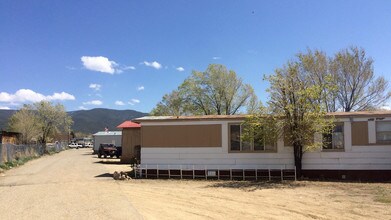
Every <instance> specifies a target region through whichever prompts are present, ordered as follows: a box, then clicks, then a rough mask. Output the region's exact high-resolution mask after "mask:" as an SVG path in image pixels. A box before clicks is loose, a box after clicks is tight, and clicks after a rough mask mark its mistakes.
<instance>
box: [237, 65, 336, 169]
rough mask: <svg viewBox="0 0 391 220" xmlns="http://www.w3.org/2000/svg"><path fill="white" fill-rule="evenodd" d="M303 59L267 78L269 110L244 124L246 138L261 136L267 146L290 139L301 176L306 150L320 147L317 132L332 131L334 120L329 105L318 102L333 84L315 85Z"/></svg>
mask: <svg viewBox="0 0 391 220" xmlns="http://www.w3.org/2000/svg"><path fill="white" fill-rule="evenodd" d="M305 62H306V61H304V62H303V59H300V57H299V59H297V60H294V61H290V62H288V63H287V64H286V65H285V66H284V67H282V68H280V69H276V70H275V72H274V74H273V75H271V76H268V77H266V80H268V81H269V83H270V88H269V89H268V92H269V94H270V100H269V101H268V108H261V109H260V111H259V112H258V113H257V114H254V115H253V116H250V117H249V118H248V119H247V120H246V122H245V123H244V124H245V125H247V126H244V127H245V132H244V133H245V135H244V139H248V138H252V137H253V136H254V135H261V136H262V137H263V138H264V141H265V142H266V143H276V142H277V140H278V138H280V137H281V135H285V136H286V138H285V139H289V140H290V142H291V143H289V145H292V146H293V153H294V161H295V166H296V170H297V176H298V177H300V176H301V171H302V158H303V154H304V153H305V152H306V151H309V150H311V149H313V148H316V147H319V146H320V143H319V142H316V141H314V135H315V134H316V133H320V134H322V133H326V132H329V130H330V126H333V118H330V117H327V116H326V112H327V110H326V108H325V105H323V104H321V103H320V102H314V100H321V94H322V92H321V91H322V90H324V89H326V88H323V87H327V86H328V85H329V84H328V83H327V82H324V84H322V85H318V84H315V83H313V81H312V79H311V77H310V74H309V73H308V71H304V69H303V68H302V66H303V65H307V64H306V63H305Z"/></svg>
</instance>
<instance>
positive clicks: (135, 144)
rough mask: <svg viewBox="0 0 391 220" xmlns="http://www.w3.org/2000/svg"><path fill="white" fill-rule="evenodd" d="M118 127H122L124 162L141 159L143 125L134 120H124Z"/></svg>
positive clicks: (122, 160)
mask: <svg viewBox="0 0 391 220" xmlns="http://www.w3.org/2000/svg"><path fill="white" fill-rule="evenodd" d="M117 128H122V134H123V135H122V155H121V162H122V163H131V162H133V163H134V161H132V160H133V159H135V158H136V159H137V160H140V153H141V152H140V151H141V139H140V138H141V135H140V130H141V125H140V124H138V123H134V122H132V121H124V122H123V123H122V124H120V125H118V126H117Z"/></svg>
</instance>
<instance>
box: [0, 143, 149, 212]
mask: <svg viewBox="0 0 391 220" xmlns="http://www.w3.org/2000/svg"><path fill="white" fill-rule="evenodd" d="M104 160H106V161H109V159H98V158H97V157H96V156H93V155H91V149H78V150H76V149H71V150H67V151H64V152H61V153H59V154H56V155H52V156H45V157H42V158H40V159H37V160H33V161H30V162H28V163H27V164H25V165H24V166H21V167H18V168H15V169H12V170H10V171H7V172H5V173H0V219H141V218H142V217H141V216H140V214H139V213H138V212H137V211H136V210H135V209H134V207H133V206H132V204H131V202H130V201H129V199H128V198H127V197H126V196H124V194H123V192H122V191H121V186H120V184H118V182H116V181H113V179H112V177H111V174H112V173H113V172H114V171H115V170H126V169H129V168H128V167H129V166H123V165H122V166H118V165H110V164H104V163H100V162H102V161H104Z"/></svg>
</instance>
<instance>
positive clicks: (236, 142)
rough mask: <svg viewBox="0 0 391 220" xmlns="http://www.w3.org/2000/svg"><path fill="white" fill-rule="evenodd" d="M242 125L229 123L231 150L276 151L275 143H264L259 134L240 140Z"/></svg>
mask: <svg viewBox="0 0 391 220" xmlns="http://www.w3.org/2000/svg"><path fill="white" fill-rule="evenodd" d="M242 134H243V125H241V124H230V125H229V144H230V146H229V147H230V148H229V149H230V151H231V152H235V151H237V152H264V151H269V152H270V151H276V145H275V144H266V142H265V138H263V137H262V135H261V134H256V132H254V134H253V135H252V137H251V138H250V140H248V141H247V140H246V141H244V140H242V138H241V137H242Z"/></svg>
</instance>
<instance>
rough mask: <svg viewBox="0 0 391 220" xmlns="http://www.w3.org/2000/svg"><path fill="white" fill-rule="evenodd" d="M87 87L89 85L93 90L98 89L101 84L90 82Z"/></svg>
mask: <svg viewBox="0 0 391 220" xmlns="http://www.w3.org/2000/svg"><path fill="white" fill-rule="evenodd" d="M89 87H90V88H91V89H93V90H95V91H99V90H100V88H101V87H102V86H101V85H100V84H96V83H91V84H90V85H89Z"/></svg>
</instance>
